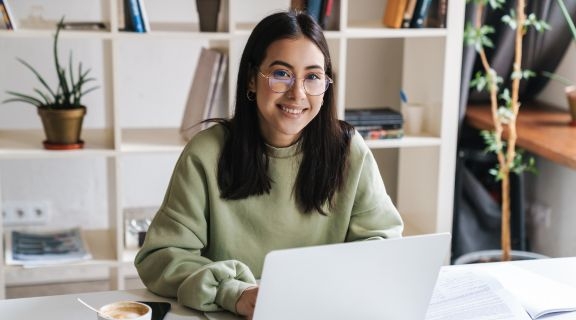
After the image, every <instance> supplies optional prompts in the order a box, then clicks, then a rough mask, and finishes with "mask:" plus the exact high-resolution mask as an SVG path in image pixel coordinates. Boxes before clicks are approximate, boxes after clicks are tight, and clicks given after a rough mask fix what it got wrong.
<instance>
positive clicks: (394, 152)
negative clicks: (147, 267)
mask: <svg viewBox="0 0 576 320" xmlns="http://www.w3.org/2000/svg"><path fill="white" fill-rule="evenodd" d="M66 1H70V2H74V1H72V0H60V1H59V2H58V3H59V4H60V3H61V4H60V5H62V6H64V4H65V3H67V2H66ZM116 1H118V0H92V1H90V3H91V5H92V6H94V7H97V8H100V10H101V13H100V14H101V19H102V20H104V21H105V22H106V23H107V25H108V26H110V28H109V29H108V30H106V31H102V32H100V31H85V32H82V31H64V32H63V33H62V34H61V41H62V43H65V44H66V46H70V47H72V48H79V47H83V46H84V45H86V46H88V47H90V46H93V47H95V48H97V49H94V50H92V51H88V52H87V53H83V52H81V54H83V55H82V56H81V57H80V58H79V59H81V60H82V61H83V63H84V64H86V65H92V64H93V62H94V64H96V65H101V68H99V69H98V71H97V74H96V75H95V77H97V79H98V82H99V83H100V85H101V89H100V90H98V91H96V92H93V93H91V94H90V95H91V96H95V97H91V98H90V99H89V101H90V102H88V103H87V104H89V103H91V102H92V101H95V102H94V105H91V106H89V107H88V115H87V117H93V118H91V120H88V119H89V118H87V123H86V122H85V129H84V131H83V135H82V138H83V140H84V141H85V142H86V143H85V148H84V149H83V150H76V151H66V152H61V151H57V152H54V151H46V150H44V149H42V144H41V142H42V140H43V139H44V136H43V133H42V130H41V127H40V124H39V121H38V124H37V125H33V124H32V125H31V124H29V123H30V122H33V120H34V117H37V115H36V113H35V110H33V108H32V107H30V106H26V107H20V106H10V107H6V106H0V207H1V206H2V202H3V201H11V200H14V199H11V197H13V196H14V194H15V192H13V190H15V189H18V188H25V187H26V185H25V183H24V182H22V183H24V187H22V185H21V184H20V182H18V183H16V182H15V181H20V180H22V181H33V180H34V176H32V175H34V174H40V175H42V174H43V172H40V173H38V172H36V171H34V170H24V169H20V170H13V169H12V168H17V169H18V168H21V166H19V165H20V162H29V163H31V165H32V167H36V166H38V167H42V166H44V165H51V164H55V165H57V166H58V165H59V166H64V167H66V166H69V164H70V166H76V165H78V166H82V165H83V164H84V162H85V161H86V162H88V163H90V166H89V167H88V168H86V171H89V170H92V169H93V168H96V169H98V170H100V171H98V170H95V172H96V171H97V172H99V174H100V175H98V176H96V178H94V179H95V181H97V183H96V184H97V186H96V187H94V188H96V189H98V190H100V191H99V193H100V194H102V199H101V200H100V199H98V200H94V203H96V204H97V206H98V208H99V210H100V211H101V212H100V213H99V214H101V215H103V217H102V220H104V221H105V223H104V224H102V223H100V225H99V224H96V226H95V227H92V224H91V223H90V222H88V223H86V224H87V225H85V226H84V228H85V230H86V233H87V235H88V237H87V238H88V239H89V246H90V248H94V250H95V251H94V252H93V253H95V254H94V259H93V260H91V261H87V262H82V263H80V264H75V265H65V266H60V267H54V266H50V267H40V268H34V269H24V268H21V267H14V266H5V265H4V262H3V260H1V259H2V258H0V298H1V297H3V296H4V288H5V287H6V286H10V285H21V284H32V283H38V284H39V283H48V282H50V281H67V280H68V281H71V280H75V281H76V280H82V279H85V280H86V279H90V278H91V277H106V278H109V279H110V280H111V283H112V284H113V286H114V288H117V289H122V288H124V281H125V279H126V277H127V276H134V275H135V273H134V269H133V267H132V263H131V260H132V259H133V257H134V254H135V251H134V250H126V249H125V248H124V230H123V223H124V217H123V212H124V210H125V209H126V208H127V207H128V206H131V205H133V203H132V202H134V200H133V198H134V196H133V194H136V193H143V194H146V193H147V192H149V193H151V194H157V197H156V198H157V199H161V198H162V196H163V193H164V188H165V185H162V183H156V182H155V181H147V180H146V179H147V177H148V176H161V177H165V181H167V180H168V178H169V175H170V172H171V170H172V162H170V161H171V160H168V161H164V162H163V163H165V165H163V166H162V167H161V168H159V167H158V166H155V165H154V166H150V169H141V170H140V169H139V168H138V167H137V166H136V165H135V164H137V165H142V166H144V165H145V164H146V162H147V161H154V159H156V158H160V159H163V158H168V159H175V158H176V157H177V156H178V154H179V152H180V151H181V149H182V148H183V142H182V140H180V137H179V135H178V128H179V126H180V118H181V115H182V112H183V108H184V103H183V101H184V99H185V98H186V96H187V94H188V86H189V83H187V82H186V81H188V80H190V79H191V77H192V72H193V67H194V64H195V61H196V58H195V57H194V56H193V54H198V53H197V52H196V53H194V51H193V50H192V51H186V50H189V48H190V47H192V48H193V47H194V46H196V47H198V48H199V47H201V46H212V47H217V48H221V49H224V51H226V52H227V53H228V54H229V68H228V77H227V79H228V92H227V95H228V100H227V101H228V104H229V105H230V110H233V96H234V93H235V81H236V74H235V73H236V71H237V68H238V63H239V60H240V55H241V52H242V49H243V45H244V43H245V41H246V39H247V37H248V35H249V32H250V28H252V27H253V26H254V25H255V23H256V22H257V21H259V20H260V18H262V17H263V16H265V15H266V14H268V13H270V12H272V11H274V10H278V9H285V8H288V6H289V2H290V1H286V0H283V1H282V0H274V1H271V0H250V1H245V0H224V1H223V3H222V9H221V15H220V20H221V21H220V23H219V24H220V28H221V29H220V30H222V31H220V32H211V33H200V32H198V31H197V30H198V29H197V18H196V12H195V11H192V12H189V16H190V19H189V20H190V21H184V22H182V21H176V22H175V23H170V21H168V22H167V21H165V20H166V19H165V17H164V16H170V15H169V13H170V10H175V11H177V12H174V15H175V16H177V14H176V13H178V14H180V12H181V11H182V9H179V8H178V4H181V5H182V6H185V7H186V6H192V10H193V9H194V8H193V6H194V4H193V3H194V2H193V1H188V2H190V3H192V4H190V3H188V2H187V1H183V0H181V1H176V2H175V3H174V6H175V7H174V8H165V6H166V5H165V2H162V1H159V0H145V3H146V5H147V11H148V14H149V16H150V20H151V26H152V31H151V32H149V33H146V34H135V33H128V32H119V31H117V30H116V29H117V28H116V26H117V24H116V21H117V20H116V15H117V12H116V9H115V8H116ZM23 2H26V1H23ZM29 2H32V1H29ZM336 2H337V3H339V8H340V9H339V12H334V13H333V14H334V15H337V16H339V18H340V19H339V27H338V28H337V30H327V31H326V33H325V34H326V38H327V40H328V42H329V46H330V50H331V54H332V58H333V67H334V69H335V71H336V84H335V85H336V93H337V96H336V98H337V105H338V109H339V114H340V115H341V116H342V115H343V114H344V110H345V109H346V108H363V107H378V106H380V107H383V106H387V105H388V106H392V107H395V108H399V106H400V98H399V91H400V89H403V90H405V91H406V92H407V93H408V96H409V99H411V100H413V101H416V100H417V101H418V102H421V103H424V104H426V109H425V123H424V129H425V131H424V133H422V134H421V135H418V136H406V137H404V138H401V139H398V140H379V141H368V144H369V146H370V147H371V148H372V149H373V150H374V151H375V154H376V156H377V160H378V161H379V164H380V170H381V172H382V175H383V177H384V178H385V182H386V186H387V189H388V190H389V191H390V193H391V195H393V199H394V201H395V203H396V205H397V206H398V208H399V210H400V212H401V214H402V216H403V217H404V219H405V220H406V222H407V230H406V234H418V233H431V232H443V231H451V228H452V203H453V188H454V171H455V158H456V156H455V153H456V138H457V137H456V135H457V117H458V99H459V98H458V92H459V86H460V60H461V49H462V30H463V19H464V1H449V7H448V21H447V25H448V27H447V29H404V30H402V29H400V30H393V29H386V28H384V27H382V26H381V24H380V22H379V21H380V17H381V16H382V14H383V10H384V6H385V2H386V1H385V0H356V1H351V0H336ZM158 6H164V8H163V11H164V12H166V13H167V14H164V15H163V16H162V19H159V20H161V21H155V20H154V10H155V9H154V8H158ZM13 7H16V6H13ZM186 8H187V9H189V7H186ZM253 8H258V9H257V10H253ZM14 9H16V8H14ZM56 9H57V8H52V9H51V10H54V11H56V12H58V10H56ZM66 10H68V9H64V8H62V11H66ZM15 13H16V14H18V12H17V11H16V12H15ZM63 13H66V14H68V12H63ZM21 14H24V13H21ZM46 14H47V16H49V15H50V13H49V12H47V13H46ZM58 14H60V13H58ZM19 18H21V17H19ZM49 18H51V19H53V20H57V19H58V18H59V16H58V15H57V14H55V13H53V14H52V16H49ZM76 18H77V20H78V19H81V18H82V16H79V17H76ZM176 20H179V19H176ZM180 20H181V19H180ZM52 34H53V30H49V29H46V30H38V29H28V28H25V27H22V28H20V29H19V30H17V31H4V30H0V58H1V59H0V61H3V62H1V65H0V66H8V67H10V68H13V69H10V70H18V72H21V73H27V72H28V71H27V70H26V69H24V68H21V67H20V66H19V65H18V63H17V62H16V60H15V59H14V57H11V56H6V55H7V54H5V53H4V52H7V50H5V49H7V48H8V49H11V50H13V48H15V46H20V44H22V45H28V46H29V45H31V44H32V43H38V46H39V48H40V47H42V48H43V49H42V50H46V51H47V52H49V51H48V50H50V49H51V37H52ZM164 46H166V48H167V49H166V50H167V51H168V52H169V53H168V54H174V52H176V51H179V50H178V48H180V47H181V46H182V48H185V50H183V52H184V53H182V55H181V56H178V55H177V54H175V55H174V57H173V60H175V61H178V63H179V65H181V67H182V69H188V70H191V71H190V72H185V71H184V72H183V73H184V74H185V75H186V77H184V76H182V75H180V76H179V75H178V72H175V70H162V68H160V67H156V66H155V64H156V62H157V61H158V60H153V59H156V58H157V57H156V56H151V57H147V56H146V54H147V51H148V50H147V49H152V48H154V49H156V50H158V51H161V49H159V48H163V47H164ZM184 46H185V47H184ZM133 48H138V50H141V52H142V57H135V59H134V60H136V61H132V59H131V58H130V57H126V55H125V52H126V51H127V50H128V49H133ZM11 50H8V51H9V52H12V51H11ZM74 50H76V49H74ZM95 51H98V55H97V58H95V59H96V60H94V61H92V60H90V59H91V55H90V54H91V53H95ZM150 51H151V50H150ZM197 51H199V50H197ZM186 53H188V54H186ZM47 54H49V57H51V53H47ZM86 57H88V58H86ZM24 58H25V59H26V57H24ZM87 59H88V60H87ZM146 59H148V60H146ZM77 61H78V60H77ZM146 62H148V64H149V65H148V64H146ZM138 63H140V64H138ZM49 64H50V66H51V61H49ZM158 64H160V65H162V62H159V63H158ZM179 65H177V66H179ZM148 67H149V68H150V70H148V69H147V68H148ZM154 68H157V69H154ZM177 69H179V68H177ZM11 72H12V73H13V72H15V71H11ZM146 76H149V77H150V79H149V81H151V82H154V81H158V82H159V85H160V86H161V87H159V89H158V91H157V92H152V93H151V92H150V91H151V90H144V89H142V90H139V87H140V86H139V85H138V83H140V82H136V81H144V80H139V78H146ZM1 77H5V75H4V73H2V76H1ZM182 79H188V80H186V81H184V80H182ZM129 81H135V82H134V83H135V84H134V86H133V87H129V86H127V83H129ZM163 82H170V86H168V85H164V86H162V83H163ZM9 84H10V86H8V85H9ZM144 84H145V83H144ZM36 85H37V83H36V80H35V79H33V78H30V80H29V81H28V82H27V83H25V86H24V87H23V89H22V90H19V89H18V90H16V91H25V92H29V91H30V89H27V88H32V87H35V86H36ZM8 89H10V90H13V89H14V88H13V87H12V85H11V82H10V81H8V80H7V78H4V80H2V78H0V99H1V100H3V99H5V98H7V96H6V95H5V90H8ZM230 97H232V98H230ZM139 99H140V100H139ZM20 109H23V110H20ZM231 112H232V111H231ZM6 117H14V118H15V119H20V120H15V121H14V122H10V123H7V122H4V123H3V122H2V120H1V119H2V118H4V119H6ZM23 118H27V120H26V121H28V122H26V121H25V120H21V119H23ZM31 119H32V120H31ZM94 119H95V120H94ZM150 119H153V120H150ZM20 123H22V124H20ZM380 151H382V152H380ZM62 162H63V163H64V164H62ZM92 162H94V164H92ZM138 170H140V171H138ZM132 171H136V172H140V174H139V176H140V177H139V178H138V179H142V180H141V181H140V180H139V181H136V182H133V181H131V178H132V177H133V176H134V175H132V176H130V175H129V174H127V173H130V172H132ZM50 174H51V173H50ZM70 179H73V177H70V176H66V174H65V173H64V175H63V176H62V178H61V179H58V181H56V182H54V184H53V185H50V184H51V183H50V182H43V183H45V184H46V185H45V186H43V188H44V189H46V188H63V189H65V188H67V187H69V182H68V180H70ZM160 180H161V179H160ZM75 183H78V182H75ZM72 184H73V183H72ZM155 184H159V186H158V187H157V188H156V189H152V188H150V190H148V189H146V190H135V188H136V187H137V186H139V185H140V186H142V188H149V185H155ZM135 186H136V187H135ZM33 189H34V188H32V190H31V191H30V193H31V194H30V196H31V197H34V196H36V194H35V193H41V192H40V191H35V190H33ZM20 196H21V197H22V195H20ZM44 196H45V195H44ZM54 201H60V202H61V201H62V200H61V199H60V198H58V199H56V200H54ZM60 202H58V203H56V204H55V206H60V204H61V203H60ZM154 204H155V205H159V204H160V203H159V201H157V203H154ZM142 205H143V206H149V205H150V203H143V204H142ZM87 207H88V208H89V206H87ZM84 210H86V211H88V210H91V209H86V208H84ZM78 211H79V212H78V215H77V217H76V218H75V219H77V220H78V221H79V222H78V223H84V222H86V221H91V220H90V219H92V218H86V217H85V216H84V214H86V215H88V213H84V212H82V210H81V209H79V210H78ZM1 219H2V218H1V217H0V220H1ZM70 220H74V218H72V219H70ZM59 222H62V221H55V222H54V224H58V223H59ZM68 222H70V221H68ZM6 231H7V229H5V228H4V229H3V228H2V225H1V224H0V233H2V234H3V233H4V232H6ZM103 240H104V241H103Z"/></svg>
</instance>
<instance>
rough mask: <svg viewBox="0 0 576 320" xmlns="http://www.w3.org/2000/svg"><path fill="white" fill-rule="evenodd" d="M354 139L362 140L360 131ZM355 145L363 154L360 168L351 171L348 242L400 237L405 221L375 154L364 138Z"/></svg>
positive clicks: (361, 154)
mask: <svg viewBox="0 0 576 320" xmlns="http://www.w3.org/2000/svg"><path fill="white" fill-rule="evenodd" d="M353 139H360V140H362V138H361V137H360V135H359V134H355V135H354V137H353ZM355 147H356V148H358V149H360V151H359V153H360V156H359V158H356V159H355V160H356V161H354V163H355V165H358V166H360V167H357V168H354V170H352V171H354V172H356V174H355V176H354V179H355V183H356V190H355V191H354V195H355V196H354V204H353V207H352V214H351V217H350V224H349V227H348V234H347V237H346V241H357V240H364V239H382V238H384V239H386V238H397V237H401V236H402V231H403V229H404V223H403V221H402V218H401V217H400V213H399V212H398V210H397V209H396V207H395V206H394V204H393V203H392V199H390V196H389V195H388V193H387V192H386V187H385V186H384V181H383V180H382V176H381V175H380V171H379V169H378V164H377V163H376V159H374V155H373V154H372V152H371V151H370V149H369V148H368V146H366V144H365V143H364V141H363V140H362V141H358V140H357V141H356V143H355Z"/></svg>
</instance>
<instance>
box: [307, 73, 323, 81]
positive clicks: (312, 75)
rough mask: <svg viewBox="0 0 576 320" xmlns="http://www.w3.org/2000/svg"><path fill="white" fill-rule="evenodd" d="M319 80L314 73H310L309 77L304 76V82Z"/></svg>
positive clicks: (318, 76) (319, 77)
mask: <svg viewBox="0 0 576 320" xmlns="http://www.w3.org/2000/svg"><path fill="white" fill-rule="evenodd" d="M320 79H322V77H321V76H320V75H318V74H315V73H310V74H309V75H307V76H306V80H320Z"/></svg>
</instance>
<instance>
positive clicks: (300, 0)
mask: <svg viewBox="0 0 576 320" xmlns="http://www.w3.org/2000/svg"><path fill="white" fill-rule="evenodd" d="M290 9H291V10H294V11H305V10H306V0H291V1H290Z"/></svg>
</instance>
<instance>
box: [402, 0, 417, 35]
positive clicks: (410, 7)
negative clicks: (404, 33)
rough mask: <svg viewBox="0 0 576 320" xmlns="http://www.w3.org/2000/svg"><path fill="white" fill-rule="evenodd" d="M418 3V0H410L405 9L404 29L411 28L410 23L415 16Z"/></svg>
mask: <svg viewBox="0 0 576 320" xmlns="http://www.w3.org/2000/svg"><path fill="white" fill-rule="evenodd" d="M416 1H418V0H408V3H407V4H406V9H404V17H403V18H402V28H410V22H411V21H412V16H413V15H414V8H416Z"/></svg>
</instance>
